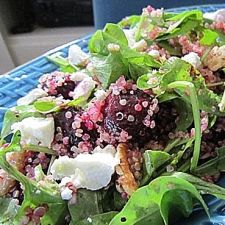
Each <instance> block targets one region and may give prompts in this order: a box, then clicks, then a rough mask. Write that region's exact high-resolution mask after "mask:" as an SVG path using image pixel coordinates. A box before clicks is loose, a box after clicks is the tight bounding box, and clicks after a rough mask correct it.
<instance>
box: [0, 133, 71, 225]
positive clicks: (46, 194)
mask: <svg viewBox="0 0 225 225" xmlns="http://www.w3.org/2000/svg"><path fill="white" fill-rule="evenodd" d="M12 151H21V146H20V132H16V133H15V134H14V136H13V138H12V141H11V143H10V145H9V146H8V147H6V148H2V149H1V151H0V167H1V168H2V169H4V170H5V171H6V172H7V173H8V174H10V175H11V176H12V177H13V178H15V179H16V180H17V181H19V182H20V183H21V184H22V185H23V186H24V200H23V202H22V205H21V207H20V208H19V210H18V213H17V215H16V217H15V223H16V224H19V223H20V221H21V219H22V218H23V216H24V214H25V211H26V209H27V208H35V207H38V206H42V205H47V206H48V211H47V213H46V214H45V215H44V216H43V218H42V219H41V220H42V224H44V225H60V224H63V222H65V221H64V218H65V216H66V214H67V206H66V203H65V202H64V201H63V200H62V199H61V196H60V190H59V186H58V184H57V183H55V182H54V181H52V180H50V179H48V178H47V177H45V175H44V174H43V173H42V170H41V167H40V166H39V167H37V168H36V171H37V172H38V174H39V176H38V177H37V178H38V179H37V180H31V179H29V178H28V177H26V176H25V175H24V174H22V173H21V172H19V171H18V170H17V169H16V168H14V167H13V166H12V165H11V164H9V162H8V161H7V160H6V154H7V153H8V152H12ZM40 178H42V179H41V181H40Z"/></svg>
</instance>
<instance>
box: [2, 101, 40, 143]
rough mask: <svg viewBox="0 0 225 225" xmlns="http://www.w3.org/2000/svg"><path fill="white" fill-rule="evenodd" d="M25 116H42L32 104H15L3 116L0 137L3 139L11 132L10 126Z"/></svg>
mask: <svg viewBox="0 0 225 225" xmlns="http://www.w3.org/2000/svg"><path fill="white" fill-rule="evenodd" d="M27 117H43V115H42V114H40V113H39V112H37V111H36V110H35V108H34V106H32V105H21V106H15V107H13V108H11V109H9V110H8V111H7V112H6V113H5V116H4V120H3V127H2V131H1V138H2V139H3V138H5V137H6V136H8V135H9V134H11V133H12V130H11V126H12V125H13V124H14V123H16V122H20V121H22V120H23V119H25V118H27Z"/></svg>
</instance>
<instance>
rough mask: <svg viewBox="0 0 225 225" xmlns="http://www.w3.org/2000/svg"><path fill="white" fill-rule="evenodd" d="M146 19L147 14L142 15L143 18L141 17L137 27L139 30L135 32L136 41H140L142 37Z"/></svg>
mask: <svg viewBox="0 0 225 225" xmlns="http://www.w3.org/2000/svg"><path fill="white" fill-rule="evenodd" d="M144 20H145V15H143V14H142V15H141V19H140V22H139V24H138V28H137V31H136V33H135V41H139V39H140V37H141V28H142V24H143V22H144Z"/></svg>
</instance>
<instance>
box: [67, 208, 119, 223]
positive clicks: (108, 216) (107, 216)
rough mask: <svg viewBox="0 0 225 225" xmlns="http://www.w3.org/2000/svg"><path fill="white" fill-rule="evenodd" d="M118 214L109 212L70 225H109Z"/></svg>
mask: <svg viewBox="0 0 225 225" xmlns="http://www.w3.org/2000/svg"><path fill="white" fill-rule="evenodd" d="M117 213H118V212H114V211H111V212H107V213H102V214H97V215H94V216H89V217H88V219H85V220H82V221H79V222H78V223H73V222H72V223H71V224H70V225H109V223H110V221H111V220H112V219H113V217H114V216H116V215H117Z"/></svg>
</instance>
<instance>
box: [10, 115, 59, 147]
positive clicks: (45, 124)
mask: <svg viewBox="0 0 225 225" xmlns="http://www.w3.org/2000/svg"><path fill="white" fill-rule="evenodd" d="M11 129H12V130H13V132H16V131H18V130H19V131H20V132H21V142H22V143H23V144H33V145H40V146H43V147H51V143H52V141H53V138H54V130H55V129H54V119H53V118H52V117H49V118H35V117H28V118H25V119H23V120H22V121H21V122H18V123H14V124H13V125H12V126H11Z"/></svg>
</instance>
